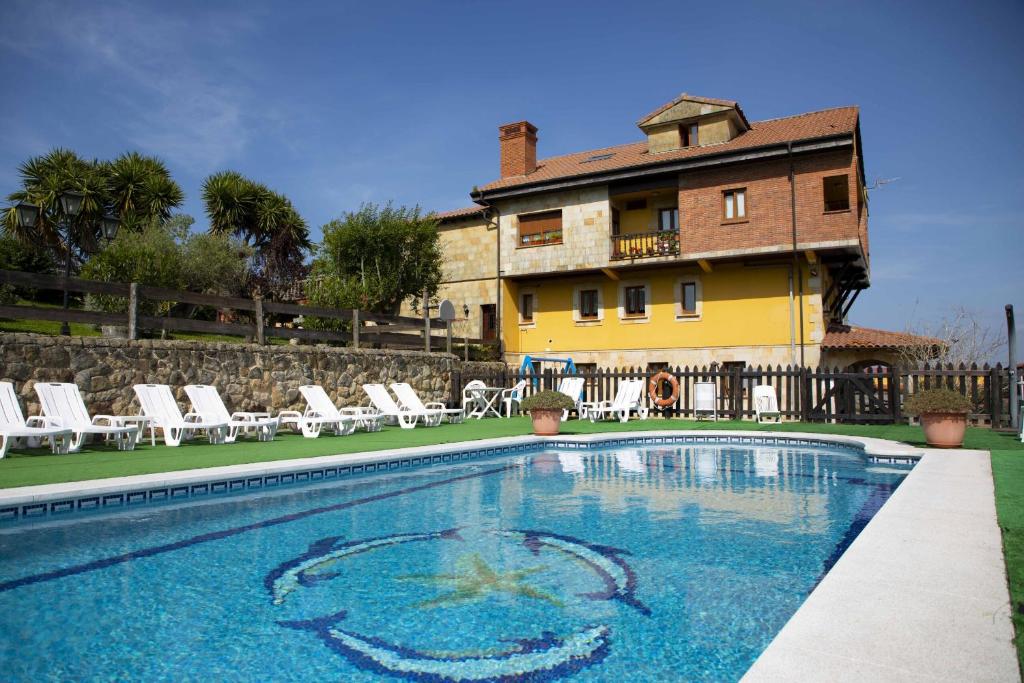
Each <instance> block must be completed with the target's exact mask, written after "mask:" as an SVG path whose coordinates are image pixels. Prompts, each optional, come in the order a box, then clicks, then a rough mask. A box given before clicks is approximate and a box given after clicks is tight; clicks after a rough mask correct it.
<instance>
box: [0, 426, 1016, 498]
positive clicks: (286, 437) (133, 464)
mask: <svg viewBox="0 0 1024 683" xmlns="http://www.w3.org/2000/svg"><path fill="white" fill-rule="evenodd" d="M650 429H745V430H757V431H769V430H771V431H788V432H793V431H804V432H818V433H822V434H847V435H860V436H874V437H878V438H882V439H893V440H896V441H904V442H906V443H910V444H915V445H923V444H924V442H923V440H922V437H921V430H920V428H918V427H910V426H907V425H881V426H872V425H834V424H804V423H799V422H793V423H783V424H781V425H759V424H757V423H755V422H743V421H734V420H723V421H719V422H706V421H705V422H694V421H691V420H664V419H660V418H651V419H650V420H646V421H642V420H631V421H630V422H628V423H626V424H622V423H619V422H602V423H598V424H592V423H590V422H588V421H582V420H570V421H569V422H567V423H564V424H563V425H562V433H563V434H567V435H572V434H594V433H602V432H618V431H642V430H650ZM531 431H532V430H531V427H530V420H529V418H528V417H515V418H512V419H510V420H509V419H496V418H490V419H486V420H468V421H466V422H465V423H464V424H457V425H450V424H443V425H441V426H439V427H431V428H426V427H417V428H416V429H399V428H398V427H385V428H384V429H383V430H382V431H380V432H377V433H366V432H362V431H360V432H356V433H355V434H352V435H350V436H343V437H338V436H330V435H327V434H325V435H323V436H321V437H320V438H319V439H305V438H302V437H301V436H299V435H296V434H292V433H290V432H289V433H282V434H280V435H279V436H278V438H277V439H276V440H275V441H273V442H270V443H261V442H258V441H255V440H251V439H249V440H246V439H243V440H239V441H238V442H236V443H233V444H223V445H220V446H211V445H209V444H208V443H205V441H203V440H202V439H198V440H196V441H194V442H192V443H187V444H184V445H182V446H180V447H178V448H168V447H166V446H164V445H163V444H162V443H161V442H159V441H158V442H157V445H156V447H153V446H150V445H149V442H148V441H145V442H143V443H140V444H139V445H138V446H137V447H136V449H135V450H134V451H129V452H119V451H117V450H115V449H113V448H110V447H106V446H102V445H98V446H87V447H86V448H84V449H82V451H81V452H79V453H72V454H69V455H53V454H52V453H50V452H49V451H48V450H46V449H35V450H32V451H12V452H9V453H8V455H7V457H6V458H4V459H3V460H0V488H10V487H14V486H31V485H35V484H55V483H61V482H69V481H82V480H86V479H102V478H106V477H124V476H129V475H133V474H152V473H156V472H172V471H177V470H188V469H196V468H202V467H218V466H221V465H239V464H245V463H254V462H268V461H271V460H290V459H293V458H308V457H314V456H321V455H336V454H345V453H357V452H361V451H377V450H384V449H389V448H407V447H410V446H429V445H433V444H445V443H454V442H459V441H474V440H477V439H489V438H495V437H501V436H520V435H523V434H530V433H531ZM1013 443H1014V440H1013V438H1012V436H1010V435H1005V434H999V433H996V432H992V431H990V430H988V429H973V428H972V429H968V430H967V440H966V442H965V447H966V448H977V449H983V450H994V449H997V448H1003V449H1011V448H1014V446H1013V445H1012V444H1013Z"/></svg>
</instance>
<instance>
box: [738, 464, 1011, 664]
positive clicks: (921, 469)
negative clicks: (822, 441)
mask: <svg viewBox="0 0 1024 683" xmlns="http://www.w3.org/2000/svg"><path fill="white" fill-rule="evenodd" d="M924 453H925V455H924V457H923V458H922V459H921V460H920V461H919V462H918V464H917V465H916V466H915V467H914V469H913V471H911V473H910V474H909V475H908V476H907V478H906V479H905V480H904V481H903V482H902V483H901V484H900V486H899V488H898V489H896V492H895V493H894V494H893V495H892V497H891V498H890V499H889V500H888V501H887V502H886V503H885V505H883V506H882V509H881V510H879V512H878V514H876V515H875V516H874V518H873V519H872V520H871V521H870V522H869V523H868V525H867V526H866V527H865V528H864V530H863V531H862V532H861V533H860V535H859V536H857V538H856V540H855V541H854V542H853V543H852V544H851V545H850V547H849V548H848V549H847V550H846V552H845V553H844V554H843V556H842V557H841V558H840V559H839V561H838V562H837V563H836V564H835V566H834V567H833V568H832V570H831V571H830V572H829V573H828V574H827V575H826V576H825V578H824V580H822V582H821V583H820V584H819V585H818V587H817V588H816V589H815V590H814V592H813V593H811V595H810V596H809V597H808V598H807V600H806V601H805V602H804V604H803V605H802V606H801V607H800V609H799V610H797V612H796V614H794V615H793V617H792V618H791V619H790V620H789V622H788V623H787V624H786V625H785V627H783V629H782V630H781V631H780V632H779V634H778V635H777V636H776V637H775V639H774V640H773V641H772V642H771V644H770V645H769V646H768V648H767V649H766V650H765V651H764V652H763V653H762V654H761V656H760V658H758V660H757V661H756V662H755V663H754V665H753V666H752V667H751V668H750V670H749V671H748V672H747V674H746V676H744V678H743V681H745V682H747V683H751V682H753V681H917V680H921V681H926V680H927V681H1019V680H1020V676H1019V672H1018V667H1017V656H1016V650H1015V649H1014V645H1013V625H1012V623H1011V621H1010V599H1009V593H1008V591H1007V586H1006V572H1005V568H1004V564H1003V551H1002V540H1001V538H1000V532H999V527H998V525H997V523H996V509H995V497H994V491H993V483H992V468H991V459H990V457H989V454H988V452H987V451H968V450H958V451H939V450H932V449H928V450H925V451H924Z"/></svg>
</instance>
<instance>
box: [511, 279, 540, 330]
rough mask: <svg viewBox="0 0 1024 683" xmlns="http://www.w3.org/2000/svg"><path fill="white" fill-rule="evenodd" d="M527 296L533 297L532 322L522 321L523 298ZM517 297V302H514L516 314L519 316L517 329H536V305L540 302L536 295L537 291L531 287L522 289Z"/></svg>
mask: <svg viewBox="0 0 1024 683" xmlns="http://www.w3.org/2000/svg"><path fill="white" fill-rule="evenodd" d="M527 294H529V295H531V296H532V297H533V319H532V320H524V319H523V296H525V295H527ZM517 296H518V297H519V301H517V302H516V303H517V306H516V309H517V313H518V315H519V327H520V329H524V330H525V329H529V328H531V327H537V304H538V303H539V301H540V298H539V297H538V295H537V290H536V289H535V288H533V287H527V288H524V289H520V290H519V294H518V295H517Z"/></svg>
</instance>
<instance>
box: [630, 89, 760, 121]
mask: <svg viewBox="0 0 1024 683" xmlns="http://www.w3.org/2000/svg"><path fill="white" fill-rule="evenodd" d="M683 100H689V101H691V102H700V103H701V104H717V105H718V106H720V107H732V108H733V109H739V108H740V105H739V102H736V101H734V100H716V99H715V98H713V97H698V96H696V95H688V94H686V93H682V94H681V95H679V97H676V98H675V99H673V100H669V101H668V102H666V103H665V104H663V105H661V106H660V107H658V108H657V109H655V110H654V111H652V112H651V113H650V114H648V115H647V116H645V117H643V118H642V119H640V120H639V121H637V122H636V124H637V125H638V126H642V125H643V124H644V122H646V121H649V120H650V119H653V118H654V117H655V116H657V115H658V114H660V113H661V112H663V111H665V110H666V109H671V108H672V107H674V106H676V105H677V104H679V103H680V102H682V101H683Z"/></svg>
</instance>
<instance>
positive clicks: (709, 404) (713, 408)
mask: <svg viewBox="0 0 1024 683" xmlns="http://www.w3.org/2000/svg"><path fill="white" fill-rule="evenodd" d="M693 416H694V417H695V418H697V419H698V420H703V419H709V420H714V421H716V422H717V421H718V392H717V390H716V388H715V383H714V382H694V383H693Z"/></svg>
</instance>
